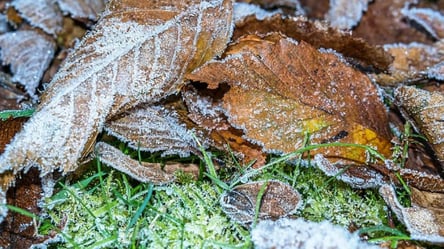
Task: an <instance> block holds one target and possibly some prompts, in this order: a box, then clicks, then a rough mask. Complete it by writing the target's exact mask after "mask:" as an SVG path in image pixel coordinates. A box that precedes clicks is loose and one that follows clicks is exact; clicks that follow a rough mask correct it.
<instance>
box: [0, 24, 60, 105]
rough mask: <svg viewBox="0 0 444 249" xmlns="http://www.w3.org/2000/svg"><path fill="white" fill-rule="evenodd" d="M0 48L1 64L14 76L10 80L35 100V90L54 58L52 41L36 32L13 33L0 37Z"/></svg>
mask: <svg viewBox="0 0 444 249" xmlns="http://www.w3.org/2000/svg"><path fill="white" fill-rule="evenodd" d="M0 48H1V50H0V57H1V59H2V62H3V64H4V65H10V68H11V72H12V73H13V74H14V75H13V77H12V79H11V80H12V81H13V82H19V83H20V84H22V85H23V86H25V89H26V92H27V93H28V94H29V95H30V96H31V97H32V98H33V99H34V100H37V95H36V94H35V91H36V88H37V87H38V86H39V83H40V79H41V78H42V76H43V73H44V72H45V70H46V69H47V68H48V66H49V64H50V62H51V60H52V58H53V57H54V52H55V49H56V47H55V43H54V41H53V40H52V39H51V38H48V37H47V36H45V35H42V34H40V33H39V32H36V31H15V32H8V33H5V34H2V35H0Z"/></svg>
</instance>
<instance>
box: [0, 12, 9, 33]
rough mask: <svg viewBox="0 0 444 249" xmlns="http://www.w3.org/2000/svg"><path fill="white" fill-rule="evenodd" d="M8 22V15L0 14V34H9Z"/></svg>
mask: <svg viewBox="0 0 444 249" xmlns="http://www.w3.org/2000/svg"><path fill="white" fill-rule="evenodd" d="M8 30H9V28H8V20H7V18H6V15H3V14H0V34H3V33H6V32H8Z"/></svg>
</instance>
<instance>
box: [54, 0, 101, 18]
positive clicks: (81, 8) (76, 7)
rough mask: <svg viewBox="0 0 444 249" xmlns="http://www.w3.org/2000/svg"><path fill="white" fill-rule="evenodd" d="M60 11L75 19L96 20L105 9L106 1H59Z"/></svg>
mask: <svg viewBox="0 0 444 249" xmlns="http://www.w3.org/2000/svg"><path fill="white" fill-rule="evenodd" d="M57 3H58V5H59V7H60V9H61V10H62V11H64V12H68V13H69V14H70V15H71V16H72V17H74V18H87V19H90V20H96V19H97V18H98V16H99V14H100V13H101V12H102V11H103V10H104V9H105V0H77V1H69V0H57Z"/></svg>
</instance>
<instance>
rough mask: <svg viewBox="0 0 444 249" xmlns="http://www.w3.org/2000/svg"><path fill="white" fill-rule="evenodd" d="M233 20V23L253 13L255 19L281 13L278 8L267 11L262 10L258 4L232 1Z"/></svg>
mask: <svg viewBox="0 0 444 249" xmlns="http://www.w3.org/2000/svg"><path fill="white" fill-rule="evenodd" d="M233 10H234V12H233V21H234V23H237V22H240V21H242V20H243V19H244V18H245V17H247V16H250V15H254V16H255V17H256V19H258V20H263V19H265V18H266V17H271V16H273V15H274V14H277V13H282V11H280V10H278V9H277V10H274V11H268V10H264V9H262V8H261V7H259V6H258V5H255V4H251V3H234V5H233Z"/></svg>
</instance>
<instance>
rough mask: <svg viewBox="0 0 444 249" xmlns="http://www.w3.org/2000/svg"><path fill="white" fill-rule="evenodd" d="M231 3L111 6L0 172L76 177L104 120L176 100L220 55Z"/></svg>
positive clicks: (1, 160)
mask: <svg viewBox="0 0 444 249" xmlns="http://www.w3.org/2000/svg"><path fill="white" fill-rule="evenodd" d="M231 5H232V3H231V1H230V0H212V1H200V0H193V1H188V2H180V1H179V2H177V1H166V0H165V1H155V2H145V1H143V2H138V1H131V0H122V1H117V0H116V1H110V3H109V5H108V6H107V10H106V11H105V12H104V13H103V14H102V16H101V19H100V20H99V21H98V23H97V25H96V26H95V29H94V30H93V31H92V32H90V33H88V34H87V35H86V36H85V37H84V38H83V39H82V41H80V42H79V43H77V45H76V47H75V48H74V50H73V52H72V53H71V54H70V55H69V56H68V57H67V58H66V60H65V62H64V64H63V66H62V67H61V69H60V70H59V71H58V73H57V74H56V75H55V76H54V77H53V80H52V81H51V83H50V86H49V87H48V89H47V91H46V92H45V95H44V96H42V102H41V104H40V105H39V106H38V108H37V112H36V113H35V114H34V115H33V117H32V118H31V119H30V121H29V122H27V123H26V124H25V126H24V128H23V129H22V131H21V132H20V133H19V134H17V135H16V136H15V138H14V140H13V141H12V143H11V144H9V145H8V147H7V148H6V150H5V152H4V153H3V154H2V155H1V156H0V165H1V166H0V172H4V171H7V170H11V171H13V172H17V171H19V170H22V169H23V168H26V167H30V166H38V167H39V169H40V170H41V171H42V175H44V174H46V173H48V172H51V171H54V170H57V169H59V170H61V171H63V173H67V172H71V171H73V170H75V169H76V168H77V167H78V163H77V162H78V160H79V159H80V158H84V157H85V156H86V155H88V153H89V152H90V151H91V150H92V148H94V143H95V140H96V136H97V134H98V133H99V132H100V131H101V130H102V127H103V125H104V122H105V120H106V119H109V118H111V117H112V116H114V115H116V114H117V113H121V112H123V111H125V110H127V109H130V108H132V107H134V106H136V105H138V104H140V103H153V102H156V101H158V100H159V99H160V98H163V97H166V96H168V95H171V94H174V93H176V92H177V91H178V90H179V89H180V88H181V87H182V86H183V85H184V81H183V74H184V73H186V72H189V71H191V70H193V69H194V68H195V67H197V66H199V65H201V64H202V63H204V62H205V61H206V60H209V59H210V58H212V57H213V56H215V55H217V54H219V53H221V51H222V50H223V49H224V48H225V46H226V43H227V41H228V39H229V37H230V34H231V31H232V24H231V17H232V10H231V9H232V6H231Z"/></svg>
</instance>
